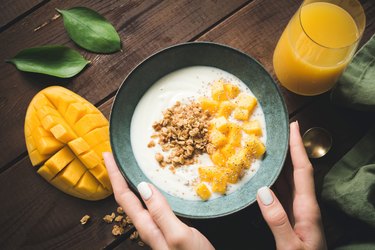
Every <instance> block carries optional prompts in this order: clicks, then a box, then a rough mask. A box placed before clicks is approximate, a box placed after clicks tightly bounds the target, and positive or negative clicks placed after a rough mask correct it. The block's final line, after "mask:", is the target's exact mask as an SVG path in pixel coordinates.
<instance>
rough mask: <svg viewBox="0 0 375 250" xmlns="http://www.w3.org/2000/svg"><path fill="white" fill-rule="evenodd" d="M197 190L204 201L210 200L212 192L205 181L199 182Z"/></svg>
mask: <svg viewBox="0 0 375 250" xmlns="http://www.w3.org/2000/svg"><path fill="white" fill-rule="evenodd" d="M195 191H196V193H197V194H198V196H199V197H200V198H201V199H202V200H204V201H206V200H208V199H209V198H210V197H211V192H210V190H209V189H208V187H207V186H206V184H204V183H202V182H201V183H199V184H198V185H197V186H196V188H195Z"/></svg>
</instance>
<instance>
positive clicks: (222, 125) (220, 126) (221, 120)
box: [212, 116, 229, 134]
mask: <svg viewBox="0 0 375 250" xmlns="http://www.w3.org/2000/svg"><path fill="white" fill-rule="evenodd" d="M212 123H213V125H214V127H215V128H216V129H217V130H219V131H220V132H221V133H223V134H226V133H228V131H229V122H228V120H227V119H226V118H225V117H224V116H220V117H218V118H214V119H212Z"/></svg>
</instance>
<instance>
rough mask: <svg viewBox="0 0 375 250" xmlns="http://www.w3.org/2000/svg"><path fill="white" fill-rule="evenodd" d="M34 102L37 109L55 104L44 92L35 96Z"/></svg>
mask: <svg viewBox="0 0 375 250" xmlns="http://www.w3.org/2000/svg"><path fill="white" fill-rule="evenodd" d="M32 103H33V104H34V107H35V109H36V110H38V109H40V108H42V107H45V106H49V107H53V104H52V103H51V102H50V101H49V100H48V98H47V97H46V96H45V95H44V94H41V95H36V96H34V98H33V100H32Z"/></svg>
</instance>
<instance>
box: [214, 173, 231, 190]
mask: <svg viewBox="0 0 375 250" xmlns="http://www.w3.org/2000/svg"><path fill="white" fill-rule="evenodd" d="M227 182H228V180H227V176H226V174H225V173H223V172H219V174H217V175H215V176H214V178H213V180H212V192H216V193H221V194H225V192H226V191H227Z"/></svg>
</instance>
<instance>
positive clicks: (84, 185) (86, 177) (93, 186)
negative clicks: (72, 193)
mask: <svg viewBox="0 0 375 250" xmlns="http://www.w3.org/2000/svg"><path fill="white" fill-rule="evenodd" d="M99 185H100V184H99V182H98V181H97V180H96V178H95V177H94V176H93V175H92V174H91V173H90V172H88V171H86V172H85V173H84V174H83V176H82V178H81V179H80V180H79V182H78V183H77V185H76V186H75V187H74V189H75V190H76V191H78V192H79V193H81V194H83V195H86V196H89V197H90V196H91V195H92V194H93V193H95V192H96V190H97V189H98V186H99Z"/></svg>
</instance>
